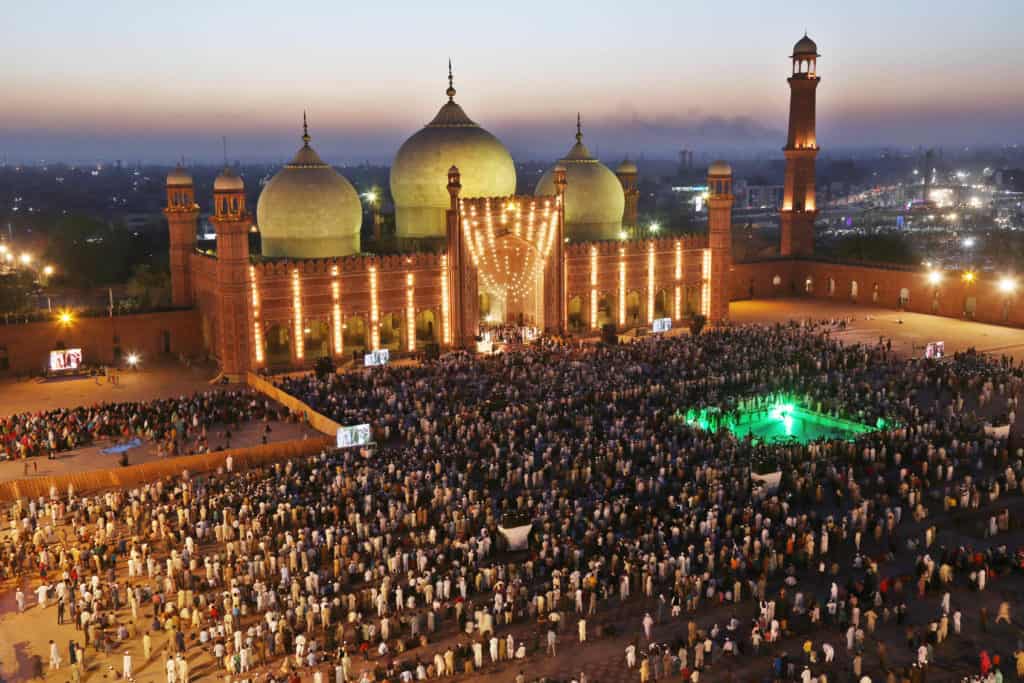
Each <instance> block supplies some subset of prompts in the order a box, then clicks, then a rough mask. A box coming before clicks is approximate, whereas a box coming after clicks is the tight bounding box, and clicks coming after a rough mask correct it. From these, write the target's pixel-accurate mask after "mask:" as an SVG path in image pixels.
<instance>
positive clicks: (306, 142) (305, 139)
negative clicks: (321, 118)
mask: <svg viewBox="0 0 1024 683" xmlns="http://www.w3.org/2000/svg"><path fill="white" fill-rule="evenodd" d="M312 139H313V138H311V137H309V123H307V122H306V110H305V109H303V110H302V144H304V145H305V146H306V147H309V141H310V140H312Z"/></svg>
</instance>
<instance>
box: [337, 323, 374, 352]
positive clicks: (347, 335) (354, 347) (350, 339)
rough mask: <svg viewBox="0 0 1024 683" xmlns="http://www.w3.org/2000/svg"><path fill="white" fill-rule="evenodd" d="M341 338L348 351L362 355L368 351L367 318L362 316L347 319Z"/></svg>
mask: <svg viewBox="0 0 1024 683" xmlns="http://www.w3.org/2000/svg"><path fill="white" fill-rule="evenodd" d="M341 338H342V340H343V341H344V343H345V348H346V349H347V350H349V351H353V352H360V353H362V352H364V351H366V350H367V348H368V343H367V336H366V318H364V317H363V316H361V315H354V316H351V317H348V318H345V324H344V326H343V327H342V333H341Z"/></svg>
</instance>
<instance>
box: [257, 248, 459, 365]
mask: <svg viewBox="0 0 1024 683" xmlns="http://www.w3.org/2000/svg"><path fill="white" fill-rule="evenodd" d="M249 281H250V293H251V304H250V305H251V307H252V311H253V327H254V330H253V339H254V344H255V345H254V350H253V355H254V358H253V359H252V366H253V367H254V368H256V369H259V368H263V367H271V368H273V367H281V366H294V367H302V366H310V365H312V364H313V363H315V362H316V360H317V358H320V357H321V356H325V355H327V356H333V357H337V358H339V359H342V360H344V359H345V358H348V357H349V356H355V357H361V354H363V353H364V352H366V351H367V350H371V349H375V348H387V349H389V350H391V351H392V352H409V351H417V350H422V349H423V347H424V345H425V344H428V343H431V342H440V335H441V316H442V304H443V294H442V283H443V270H442V257H441V256H440V255H438V254H429V253H418V254H402V255H388V256H378V255H373V256H364V255H357V256H347V257H341V258H337V259H310V260H298V261H291V260H279V261H265V262H261V263H255V264H253V265H252V266H251V267H250V274H249Z"/></svg>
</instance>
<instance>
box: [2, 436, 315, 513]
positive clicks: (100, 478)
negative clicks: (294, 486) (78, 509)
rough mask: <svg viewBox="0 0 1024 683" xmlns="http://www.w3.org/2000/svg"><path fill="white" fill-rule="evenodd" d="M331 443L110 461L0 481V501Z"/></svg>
mask: <svg viewBox="0 0 1024 683" xmlns="http://www.w3.org/2000/svg"><path fill="white" fill-rule="evenodd" d="M332 444H333V438H331V439H329V438H327V437H314V438H309V439H296V440H293V441H282V442H279V443H269V444H264V445H260V446H251V447H248V448H232V449H230V450H224V451H216V452H214V453H204V454H202V455H184V456H179V457H170V458H165V459H162V460H157V461H155V462H147V463H144V464H141V465H129V466H128V467H117V466H115V465H114V461H111V465H112V466H111V467H110V468H109V469H104V470H92V471H89V472H69V473H67V474H58V475H54V476H49V477H32V478H29V479H14V480H10V481H5V482H2V483H0V501H3V502H13V501H15V500H18V499H20V498H38V497H39V496H43V497H48V496H49V495H50V491H51V489H53V490H56V491H57V492H58V493H59V494H61V495H63V494H65V493H67V489H68V485H69V484H70V485H72V486H74V489H75V492H76V493H92V492H96V491H103V490H106V489H112V488H132V487H135V486H139V485H140V484H145V483H148V482H154V481H157V480H159V479H162V478H164V477H168V476H172V477H176V476H179V475H181V473H182V471H183V470H188V471H189V472H190V473H192V474H197V473H202V472H213V471H215V470H217V469H218V468H220V467H223V466H224V461H225V460H227V458H228V456H231V460H232V469H234V470H242V469H245V468H248V467H255V466H257V465H262V464H265V463H268V462H274V461H277V460H287V459H289V458H295V457H302V456H308V455H315V454H317V453H319V452H321V451H322V450H324V449H325V448H329V447H330V446H331V445H332Z"/></svg>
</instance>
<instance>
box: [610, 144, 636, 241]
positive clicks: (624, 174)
mask: <svg viewBox="0 0 1024 683" xmlns="http://www.w3.org/2000/svg"><path fill="white" fill-rule="evenodd" d="M615 175H616V176H618V178H619V183H621V184H622V194H623V195H625V198H626V205H625V207H624V208H623V209H622V228H623V229H624V230H626V231H628V232H633V231H635V230H636V228H637V223H638V222H639V219H638V218H637V215H638V211H639V207H640V185H639V182H638V181H637V168H636V164H634V163H633V162H632V161H630V160H629V159H628V158H627V159H626V160H625V161H623V162H622V163H621V164H619V167H618V168H617V169H615Z"/></svg>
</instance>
